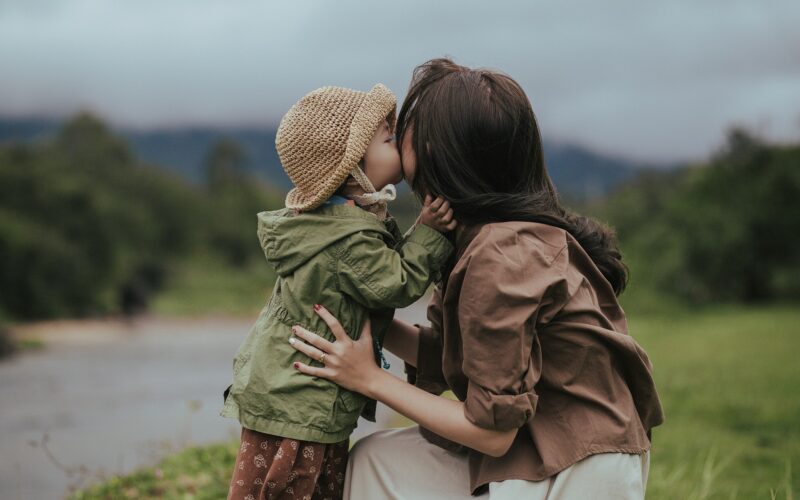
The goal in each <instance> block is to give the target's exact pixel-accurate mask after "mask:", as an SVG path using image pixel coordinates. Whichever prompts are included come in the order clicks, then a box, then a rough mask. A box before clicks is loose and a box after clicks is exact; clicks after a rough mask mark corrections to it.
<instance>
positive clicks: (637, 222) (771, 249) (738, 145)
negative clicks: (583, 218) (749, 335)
mask: <svg viewBox="0 0 800 500" xmlns="http://www.w3.org/2000/svg"><path fill="white" fill-rule="evenodd" d="M596 208H597V213H599V214H602V215H603V216H604V217H605V218H606V219H608V220H610V221H611V223H612V224H613V225H615V226H616V227H617V228H618V231H619V235H620V240H621V242H622V246H623V250H624V251H625V252H626V253H628V254H633V255H634V256H635V257H634V258H636V257H638V258H640V259H642V260H646V261H647V265H644V266H641V268H639V269H637V271H638V272H639V273H640V275H639V276H638V277H634V278H633V279H639V280H644V281H647V282H650V283H652V284H653V285H655V286H656V287H658V288H661V289H663V290H666V291H669V292H672V293H675V294H678V295H680V296H682V297H685V298H686V299H688V300H690V301H693V302H706V301H714V300H741V301H764V300H774V299H781V298H798V297H800V146H798V145H770V144H767V143H765V142H764V141H763V140H761V139H760V138H758V137H757V136H755V135H753V134H751V133H749V132H748V131H747V130H744V129H739V128H735V129H732V130H730V131H729V133H728V139H727V142H726V144H725V145H724V146H723V147H722V148H720V150H719V151H718V152H717V153H716V154H714V155H713V156H712V157H711V159H710V161H709V162H708V164H707V165H693V166H689V167H687V168H684V169H682V170H680V171H677V172H675V173H670V174H655V176H654V175H653V174H650V176H649V177H643V178H640V179H638V180H637V181H636V182H634V183H632V184H630V185H628V186H626V187H625V188H623V189H621V190H620V191H618V192H616V193H615V194H614V195H613V196H612V197H611V198H610V199H609V200H608V202H607V203H606V204H605V206H602V207H596Z"/></svg>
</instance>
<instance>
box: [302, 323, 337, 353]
mask: <svg viewBox="0 0 800 500" xmlns="http://www.w3.org/2000/svg"><path fill="white" fill-rule="evenodd" d="M292 332H294V334H295V335H297V336H298V337H300V338H301V339H303V340H305V341H306V342H308V343H309V344H311V345H313V346H314V347H317V348H319V349H320V350H321V351H324V352H331V351H332V350H333V343H332V342H329V341H328V340H326V339H324V338H322V337H320V336H319V335H317V334H316V333H314V332H310V331H308V330H306V329H305V328H303V327H302V326H300V325H294V326H293V327H292Z"/></svg>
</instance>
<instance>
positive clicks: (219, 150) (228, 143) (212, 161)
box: [205, 138, 247, 191]
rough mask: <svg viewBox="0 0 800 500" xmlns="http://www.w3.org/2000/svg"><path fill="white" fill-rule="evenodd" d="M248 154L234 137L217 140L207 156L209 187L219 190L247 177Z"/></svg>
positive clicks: (235, 184) (237, 183) (234, 184)
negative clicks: (245, 166)
mask: <svg viewBox="0 0 800 500" xmlns="http://www.w3.org/2000/svg"><path fill="white" fill-rule="evenodd" d="M246 162H247V156H246V154H245V152H244V149H242V147H241V146H240V145H239V144H238V143H236V142H235V141H234V140H232V139H227V138H225V139H221V140H219V141H217V143H216V144H214V146H212V148H211V150H210V151H209V152H208V155H207V156H206V160H205V164H206V180H207V183H208V187H209V189H211V190H212V191H219V190H221V189H225V188H226V187H230V186H231V185H233V186H238V185H239V184H241V182H242V180H243V179H244V177H245V170H244V165H245V163H246Z"/></svg>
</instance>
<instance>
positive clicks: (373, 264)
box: [336, 225, 453, 309]
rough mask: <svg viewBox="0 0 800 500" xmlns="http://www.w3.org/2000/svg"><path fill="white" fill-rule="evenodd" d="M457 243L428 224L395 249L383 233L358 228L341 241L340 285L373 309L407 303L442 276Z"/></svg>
mask: <svg viewBox="0 0 800 500" xmlns="http://www.w3.org/2000/svg"><path fill="white" fill-rule="evenodd" d="M452 251H453V245H452V244H451V243H450V242H449V241H448V240H447V238H445V237H444V236H443V235H442V234H441V233H439V232H438V231H436V230H435V229H432V228H430V227H428V226H425V225H419V226H417V227H416V228H414V230H413V231H411V232H410V233H409V234H408V235H407V236H406V237H405V238H403V240H402V242H401V244H399V245H398V246H397V247H396V248H395V249H392V248H389V247H388V246H386V243H384V241H383V239H382V238H381V237H380V236H377V235H373V234H371V233H369V232H365V231H362V232H358V233H355V234H354V235H352V236H351V237H349V238H347V239H346V240H345V241H344V242H342V243H341V244H340V245H339V248H338V249H337V253H338V254H337V256H336V267H337V279H338V283H339V289H340V290H341V291H342V292H343V293H346V294H347V295H349V296H351V297H353V299H355V300H356V301H357V302H359V303H361V304H363V305H364V306H366V307H368V308H372V309H377V308H385V307H394V308H398V307H406V306H409V305H411V304H413V303H414V302H416V301H417V300H418V299H419V298H420V297H422V295H423V294H424V293H425V291H426V290H427V289H428V286H429V285H430V283H431V282H432V281H433V280H435V279H437V278H438V277H439V274H440V273H441V268H442V265H444V263H445V260H446V259H447V257H449V256H450V253H451V252H452Z"/></svg>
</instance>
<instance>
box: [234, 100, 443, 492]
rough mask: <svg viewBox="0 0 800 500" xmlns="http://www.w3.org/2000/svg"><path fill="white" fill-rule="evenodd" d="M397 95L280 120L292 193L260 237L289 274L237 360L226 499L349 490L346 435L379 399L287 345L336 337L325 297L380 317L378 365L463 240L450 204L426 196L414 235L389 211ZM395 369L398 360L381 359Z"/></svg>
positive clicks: (335, 306)
mask: <svg viewBox="0 0 800 500" xmlns="http://www.w3.org/2000/svg"><path fill="white" fill-rule="evenodd" d="M395 111H396V100H395V96H394V94H392V92H391V91H390V90H389V89H388V88H386V87H385V86H383V85H381V84H378V85H375V86H374V87H373V88H372V90H370V91H369V92H366V93H365V92H358V91H355V90H350V89H345V88H340V87H323V88H321V89H317V90H315V91H313V92H311V93H310V94H308V95H306V96H305V97H303V98H302V99H300V101H298V102H297V103H296V104H295V105H294V106H292V108H291V109H290V110H289V111H288V112H287V113H286V115H285V116H284V117H283V119H282V120H281V123H280V126H279V128H278V133H277V136H276V139H275V143H276V146H277V150H278V155H279V157H280V160H281V164H282V165H283V168H284V169H285V171H286V173H287V174H288V175H289V178H290V179H291V180H292V182H293V183H294V186H295V187H294V188H293V189H292V190H291V191H290V192H289V194H288V195H287V196H286V208H283V209H280V210H275V211H265V212H260V213H259V214H258V215H257V217H258V230H257V234H258V237H259V240H260V243H261V246H262V248H263V250H264V254H265V255H266V258H267V261H269V262H270V264H272V265H273V266H274V267H275V270H276V272H277V274H278V278H277V281H276V282H275V285H274V288H273V292H272V296H271V297H270V300H269V302H268V304H267V305H266V306H265V307H264V309H263V310H262V311H261V314H260V315H259V317H258V319H257V320H256V322H255V325H254V326H253V327H252V329H251V330H250V333H249V334H248V335H247V337H246V338H245V340H244V341H243V343H242V345H241V346H240V347H239V350H238V352H237V354H236V356H235V357H234V360H233V384H232V385H230V386H229V387H228V389H226V390H225V394H224V399H225V403H224V406H223V408H222V410H221V412H220V414H221V415H222V416H225V417H231V418H236V419H238V420H239V422H240V423H241V425H242V432H241V446H240V448H239V452H238V456H237V457H236V464H235V467H234V472H233V477H232V478H231V484H230V490H229V495H228V498H229V499H230V498H235V499H254V498H259V499H262V498H264V499H271V498H302V499H311V498H319V499H322V498H341V495H342V487H343V482H344V472H345V468H346V466H347V455H348V450H349V436H350V434H351V433H352V431H353V429H354V428H355V427H356V422H357V420H358V417H359V416H363V417H365V418H367V419H368V420H371V421H373V422H374V421H375V407H376V402H375V401H374V400H367V398H366V397H365V396H363V395H361V394H359V393H355V392H352V391H349V390H347V389H345V388H343V387H341V386H339V385H337V384H335V383H332V382H330V381H327V380H325V379H322V378H317V377H313V378H310V377H308V376H307V375H304V374H302V373H300V372H298V371H297V370H295V369H294V368H293V367H292V364H293V362H295V361H301V362H303V363H307V364H310V365H312V366H321V365H323V364H324V358H323V359H319V360H316V359H309V357H308V356H306V355H305V354H303V353H301V352H299V351H297V350H296V349H294V348H293V347H292V346H291V345H290V344H289V342H288V338H289V337H291V336H292V330H291V328H292V325H295V324H299V325H302V326H303V327H304V328H307V329H308V330H310V331H313V332H316V333H317V334H318V335H321V336H323V337H324V338H326V339H327V340H329V341H331V342H333V341H335V340H336V339H335V337H334V336H333V333H332V332H331V331H330V330H329V329H328V327H327V325H326V324H325V323H324V322H323V321H322V320H321V319H320V317H319V316H318V315H317V314H316V313H315V312H314V307H315V304H325V307H326V308H327V309H328V310H330V311H331V312H332V313H333V314H335V315H336V317H337V318H339V321H340V322H341V323H342V325H343V326H344V327H345V329H346V330H347V331H348V332H356V333H355V335H359V333H358V332H360V331H361V325H362V323H363V321H364V320H365V318H366V317H367V315H369V317H370V320H371V324H372V332H373V336H374V338H375V345H374V348H375V361H376V363H379V364H380V361H381V359H382V352H381V346H382V342H383V340H382V339H383V335H384V334H385V332H386V329H387V327H388V325H389V323H390V322H391V320H392V317H393V315H394V308H397V307H406V306H408V305H410V304H412V303H413V302H415V301H416V300H417V299H419V298H420V297H421V296H422V295H423V294H424V293H425V291H426V289H427V288H428V286H429V284H430V283H431V282H432V281H434V280H438V279H439V277H440V268H441V267H442V265H443V264H444V262H445V260H446V259H447V258H448V257H449V256H450V254H451V252H452V251H453V247H452V245H451V243H450V242H449V240H448V239H447V238H446V237H445V236H444V234H443V233H445V232H447V231H450V230H452V229H453V228H454V227H455V221H454V220H453V219H452V210H450V209H449V207H448V205H447V203H444V202H442V200H441V199H437V200H435V201H433V202H432V203H429V202H428V201H426V204H425V206H424V207H423V209H422V212H421V213H420V216H419V218H418V219H417V222H416V223H415V224H414V225H413V226H412V228H411V229H410V230H409V231H408V232H407V233H406V234H405V235H401V234H400V233H399V231H398V228H397V224H396V223H395V221H394V219H393V218H392V217H391V216H389V215H388V213H387V206H386V205H387V201H388V200H392V199H394V197H395V190H394V183H397V182H400V181H401V180H402V178H403V173H402V167H401V164H400V156H399V152H398V150H397V146H396V144H395V137H394V124H395ZM383 366H384V368H388V365H387V364H386V362H385V360H384V365H383Z"/></svg>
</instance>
